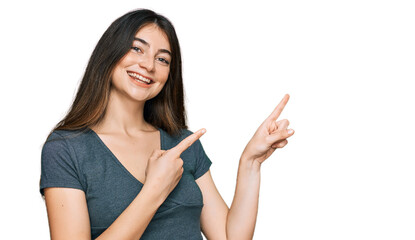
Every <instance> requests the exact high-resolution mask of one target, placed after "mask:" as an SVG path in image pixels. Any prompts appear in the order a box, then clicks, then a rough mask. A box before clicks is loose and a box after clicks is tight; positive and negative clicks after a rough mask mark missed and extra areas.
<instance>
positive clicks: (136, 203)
mask: <svg viewBox="0 0 415 240" xmlns="http://www.w3.org/2000/svg"><path fill="white" fill-rule="evenodd" d="M163 201H164V199H163V197H161V196H160V195H156V193H155V192H153V191H151V188H150V187H147V188H146V186H145V185H144V186H143V188H142V189H141V191H140V193H139V194H138V195H137V197H136V198H135V199H134V200H133V201H132V202H131V204H130V205H129V206H128V207H127V208H126V209H125V210H124V211H123V212H122V214H121V215H120V216H119V217H118V218H117V219H116V220H115V221H114V222H113V223H112V224H111V225H110V226H109V227H108V228H107V229H106V230H105V231H104V232H103V233H102V234H101V235H100V236H99V237H98V238H96V240H105V239H121V240H133V239H134V240H138V239H140V237H141V235H142V234H143V233H144V231H145V230H146V228H147V226H148V224H149V223H150V221H151V219H152V218H153V216H154V214H155V213H156V211H157V209H158V208H159V207H160V205H161V204H162V203H163Z"/></svg>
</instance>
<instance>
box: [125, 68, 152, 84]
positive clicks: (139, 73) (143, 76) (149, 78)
mask: <svg viewBox="0 0 415 240" xmlns="http://www.w3.org/2000/svg"><path fill="white" fill-rule="evenodd" d="M127 73H135V74H137V75H140V76H142V77H144V78H147V79H150V81H151V82H150V84H151V83H152V82H154V80H153V79H152V78H151V77H147V76H144V75H143V74H141V73H138V72H134V71H129V70H128V71H127Z"/></svg>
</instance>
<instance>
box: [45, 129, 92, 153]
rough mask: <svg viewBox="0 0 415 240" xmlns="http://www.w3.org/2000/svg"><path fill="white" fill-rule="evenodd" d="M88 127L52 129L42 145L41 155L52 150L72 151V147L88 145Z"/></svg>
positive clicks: (89, 133)
mask: <svg viewBox="0 0 415 240" xmlns="http://www.w3.org/2000/svg"><path fill="white" fill-rule="evenodd" d="M90 131H91V130H90V129H81V130H54V131H53V132H52V133H51V134H50V135H49V136H48V138H47V139H46V142H45V143H44V145H43V147H42V155H43V154H48V153H54V152H62V151H66V152H68V153H69V152H72V151H73V150H74V149H77V150H79V149H83V148H85V147H88V142H90V141H89V140H88V139H89V138H90V135H91V132H90Z"/></svg>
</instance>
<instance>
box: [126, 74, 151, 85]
mask: <svg viewBox="0 0 415 240" xmlns="http://www.w3.org/2000/svg"><path fill="white" fill-rule="evenodd" d="M127 74H128V75H129V76H130V77H131V78H133V79H134V80H135V81H137V82H139V83H144V84H147V85H150V84H152V83H153V82H154V81H153V80H151V78H148V77H144V76H143V75H140V74H138V73H136V72H131V71H127Z"/></svg>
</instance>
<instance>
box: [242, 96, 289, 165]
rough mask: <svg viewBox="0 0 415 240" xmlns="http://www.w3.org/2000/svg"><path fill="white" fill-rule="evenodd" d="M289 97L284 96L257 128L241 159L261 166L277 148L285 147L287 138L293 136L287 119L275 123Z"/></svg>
mask: <svg viewBox="0 0 415 240" xmlns="http://www.w3.org/2000/svg"><path fill="white" fill-rule="evenodd" d="M289 98H290V96H289V95H288V94H286V95H285V96H284V98H283V99H282V100H281V102H280V103H279V104H278V106H277V107H276V108H275V110H274V111H273V112H272V113H271V115H270V116H269V117H268V118H267V119H265V121H264V122H263V123H262V124H261V125H260V126H259V128H258V129H257V131H256V132H255V134H254V136H253V137H252V138H251V140H250V141H249V142H248V144H247V145H246V147H245V149H244V151H243V153H242V157H241V159H247V160H253V161H257V163H259V164H262V163H263V162H264V161H265V160H266V159H267V158H268V157H269V156H271V154H272V153H273V152H274V151H275V149H277V148H283V147H284V146H285V145H287V143H288V141H287V138H289V137H291V136H292V135H293V134H294V130H292V129H288V130H287V127H288V125H289V122H288V120H287V119H284V120H280V121H277V118H278V117H279V116H280V114H281V112H282V110H283V109H284V107H285V105H286V104H287V102H288V99H289Z"/></svg>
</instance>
